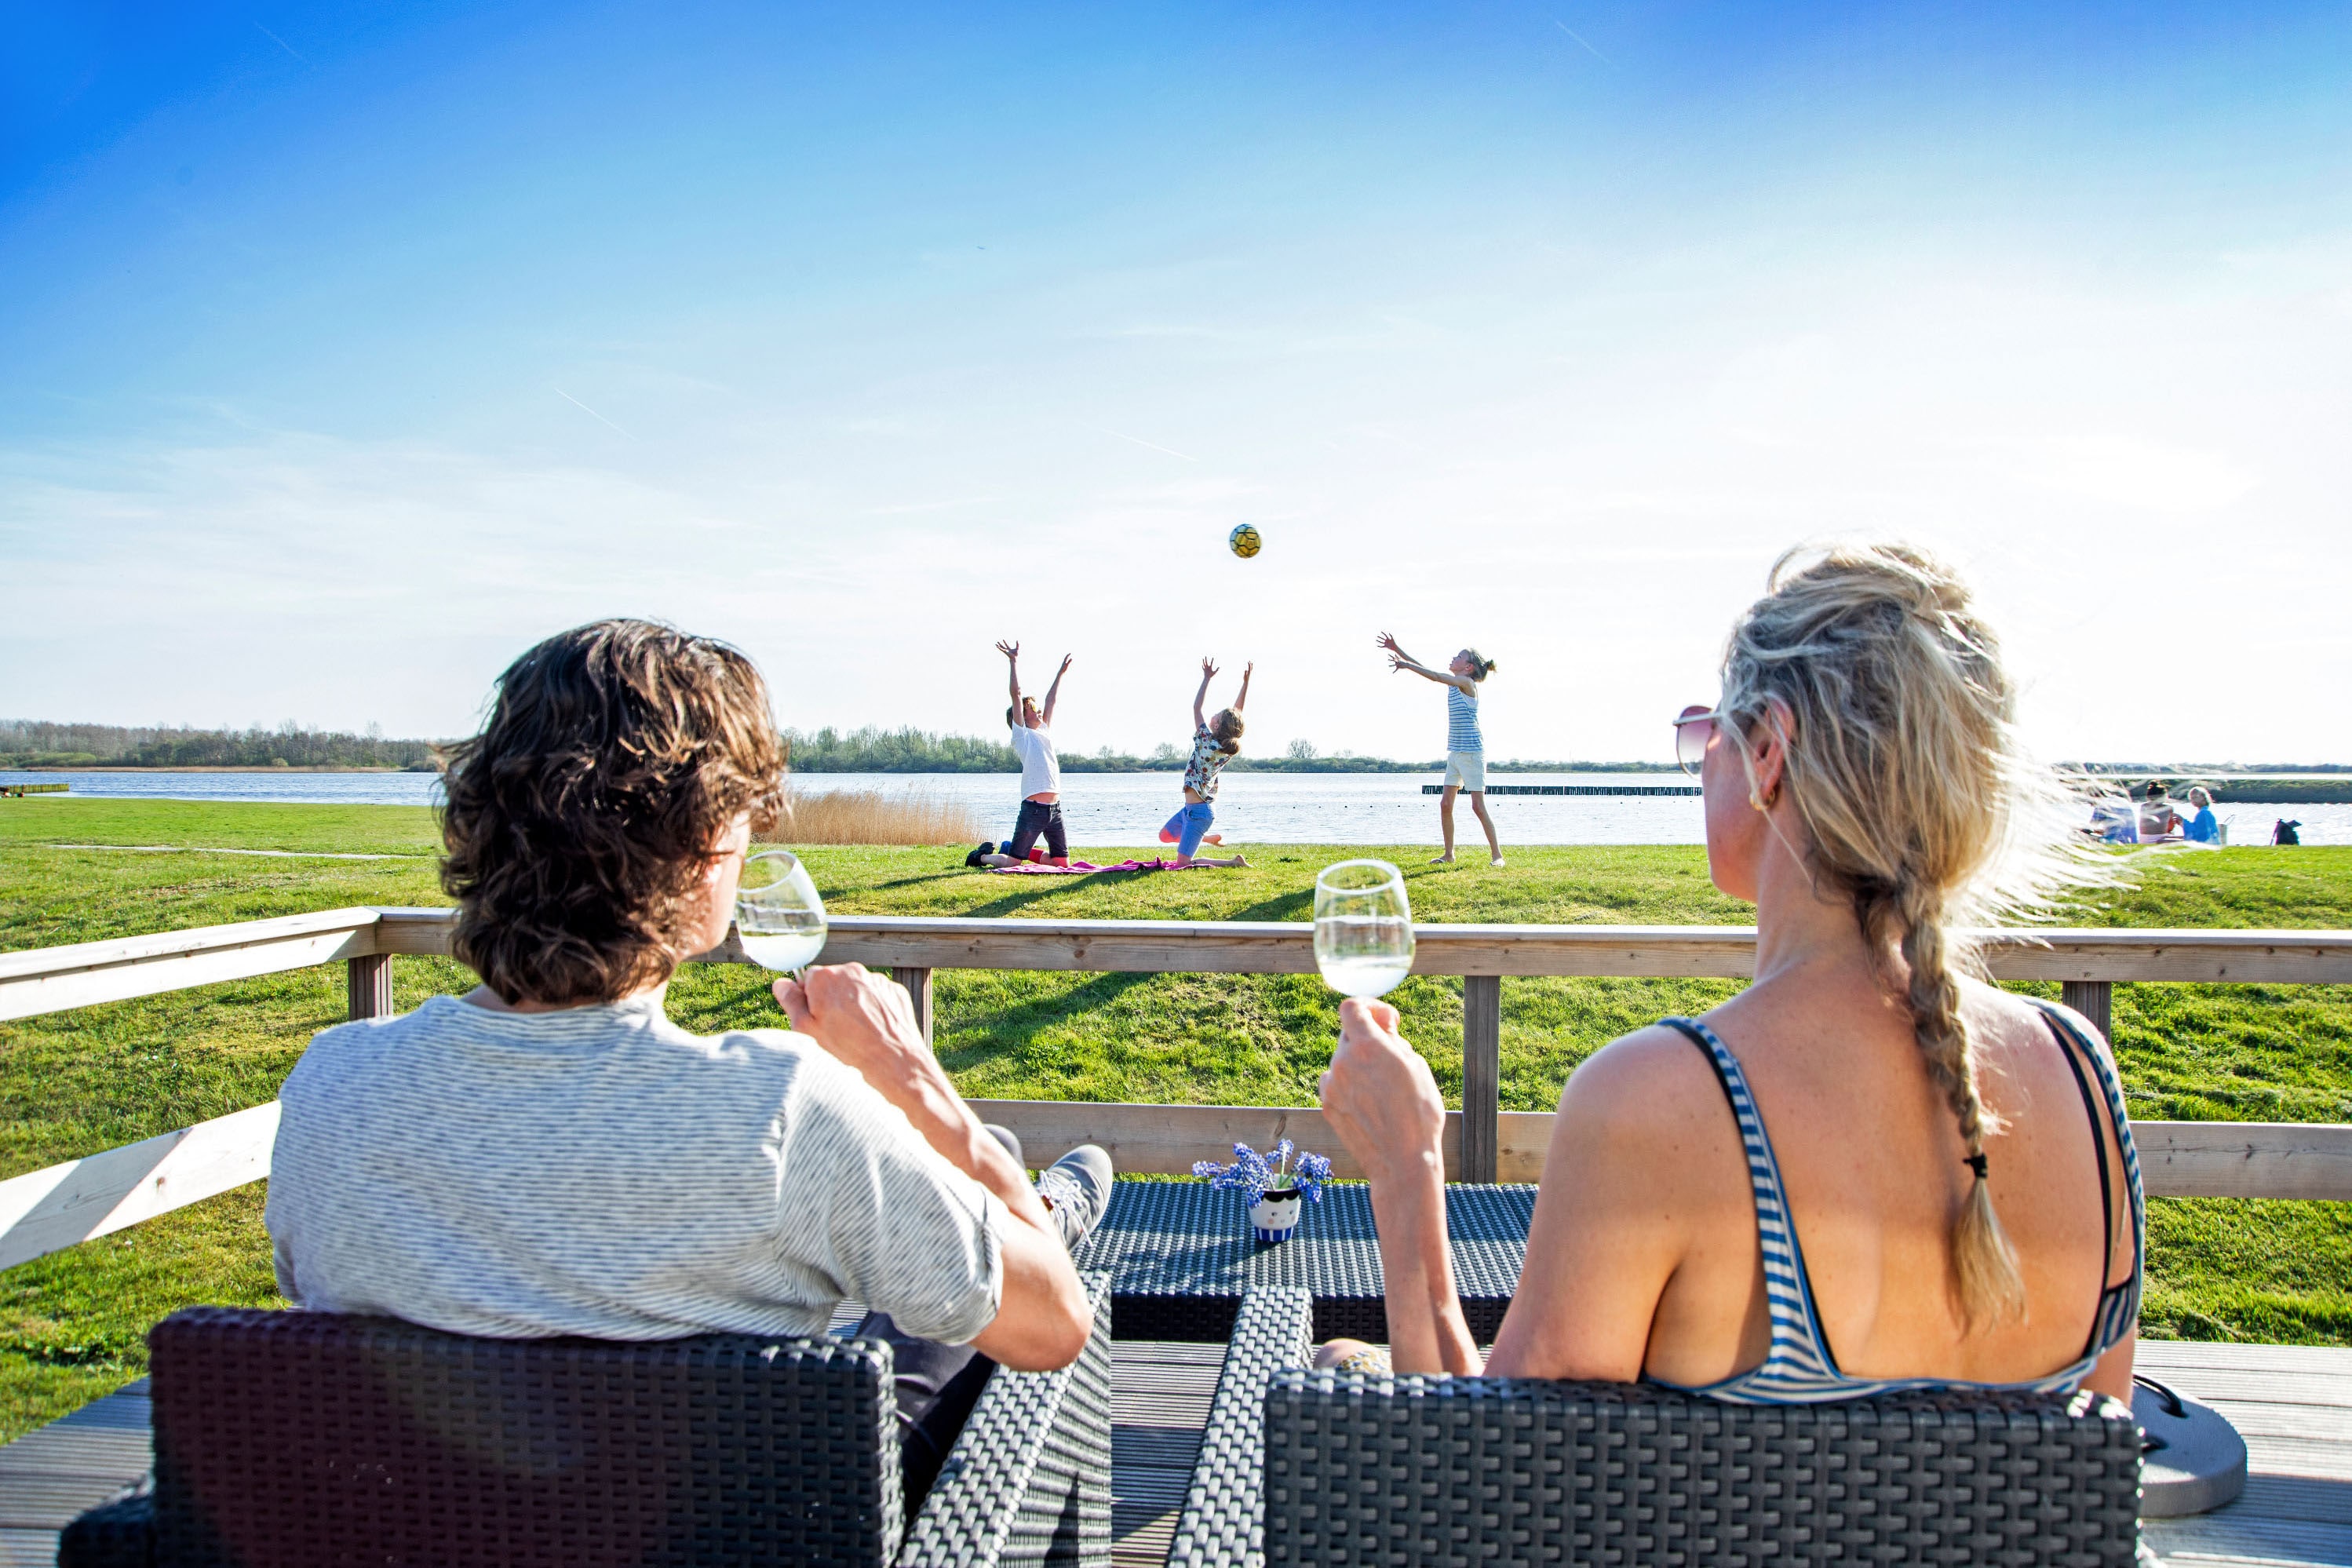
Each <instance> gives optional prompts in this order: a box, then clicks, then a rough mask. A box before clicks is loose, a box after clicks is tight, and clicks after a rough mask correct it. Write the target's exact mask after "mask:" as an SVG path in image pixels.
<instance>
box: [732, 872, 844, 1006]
mask: <svg viewBox="0 0 2352 1568" xmlns="http://www.w3.org/2000/svg"><path fill="white" fill-rule="evenodd" d="M824 933H825V920H824V900H823V899H820V898H819V897H817V891H816V884H815V883H814V882H812V881H810V880H809V874H808V868H807V867H805V866H803V865H802V864H801V861H800V857H799V856H797V855H795V854H793V852H792V851H791V850H789V849H768V850H763V851H761V853H760V854H757V855H753V856H751V857H750V858H747V859H745V860H744V862H743V877H742V880H741V881H740V882H739V883H738V884H737V886H736V889H735V937H736V940H737V941H738V942H740V943H741V944H742V947H743V952H744V954H745V956H747V957H749V958H750V959H751V962H752V963H756V964H758V965H760V967H761V968H762V969H773V970H777V971H779V972H781V973H787V974H793V975H798V974H799V973H800V972H801V971H802V970H804V969H806V968H807V967H808V966H809V965H810V964H811V963H815V962H816V955H817V954H818V953H820V952H824Z"/></svg>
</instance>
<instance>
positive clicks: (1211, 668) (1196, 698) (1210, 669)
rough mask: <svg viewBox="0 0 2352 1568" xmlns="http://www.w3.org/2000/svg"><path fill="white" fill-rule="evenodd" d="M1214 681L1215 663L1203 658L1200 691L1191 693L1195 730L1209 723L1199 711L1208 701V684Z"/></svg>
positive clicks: (1211, 659) (1215, 674) (1215, 676)
mask: <svg viewBox="0 0 2352 1568" xmlns="http://www.w3.org/2000/svg"><path fill="white" fill-rule="evenodd" d="M1214 679H1217V661H1216V660H1214V659H1213V658H1203V659H1202V661H1201V689H1200V690H1198V691H1195V692H1194V693H1192V728H1193V729H1195V730H1198V729H1199V728H1200V727H1201V726H1202V725H1203V724H1205V723H1207V722H1208V721H1209V720H1208V716H1207V715H1206V714H1204V713H1202V711H1201V704H1202V702H1205V701H1206V700H1208V696H1209V682H1211V681H1212V680H1214Z"/></svg>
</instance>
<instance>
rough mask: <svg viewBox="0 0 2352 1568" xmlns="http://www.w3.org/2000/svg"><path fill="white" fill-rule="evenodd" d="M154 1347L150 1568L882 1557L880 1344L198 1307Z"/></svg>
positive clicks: (889, 1417) (885, 1427)
mask: <svg viewBox="0 0 2352 1568" xmlns="http://www.w3.org/2000/svg"><path fill="white" fill-rule="evenodd" d="M148 1343H149V1345H150V1347H151V1350H152V1380H153V1382H152V1386H153V1400H154V1432H155V1494H154V1506H155V1561H156V1562H159V1563H172V1564H189V1565H197V1564H201V1565H205V1568H211V1565H215V1564H218V1565H221V1568H227V1565H229V1564H237V1565H239V1568H278V1565H279V1564H283V1565H285V1568H296V1565H299V1568H318V1565H319V1564H322V1563H343V1562H353V1563H356V1562H362V1561H364V1562H368V1563H432V1564H436V1565H437V1568H468V1565H472V1564H481V1565H483V1568H490V1565H493V1564H496V1565H498V1568H523V1565H525V1564H541V1563H545V1564H550V1565H553V1564H564V1565H566V1568H599V1565H603V1564H619V1563H631V1564H638V1563H644V1564H671V1563H677V1564H684V1563H711V1562H724V1563H747V1564H748V1563H786V1562H791V1563H804V1562H811V1561H816V1562H825V1563H858V1564H874V1565H876V1568H879V1565H880V1564H883V1563H888V1562H889V1561H890V1560H891V1559H892V1558H893V1557H894V1556H895V1555H896V1554H897V1552H898V1542H899V1539H900V1536H901V1534H902V1531H903V1528H904V1521H903V1520H902V1517H901V1505H900V1492H899V1481H898V1434H897V1430H896V1419H897V1413H896V1401H895V1396H894V1394H893V1393H892V1389H891V1384H890V1370H891V1363H890V1352H889V1349H888V1347H887V1346H885V1345H880V1344H875V1343H870V1342H862V1341H857V1342H840V1341H833V1340H785V1341H773V1340H766V1339H761V1338H756V1337H751V1336H746V1335H740V1334H720V1335H708V1336H701V1337H698V1338H694V1339H684V1340H669V1341H664V1342H655V1343H646V1344H620V1343H612V1342H603V1341H592V1340H576V1339H565V1340H481V1339H467V1338H463V1337H460V1336H458V1335H454V1334H443V1333H436V1332H435V1331H432V1330H429V1329H421V1328H417V1327H415V1326H413V1325H410V1324H406V1323H400V1322H394V1321H387V1320H383V1319H377V1318H352V1317H341V1316H336V1315H333V1314H330V1313H321V1312H260V1311H243V1310H230V1309H226V1308H218V1307H198V1308H192V1309H189V1310H184V1311H179V1312H174V1313H173V1315H172V1316H171V1317H169V1318H166V1319H165V1320H164V1321H163V1322H161V1323H159V1324H157V1325H156V1326H155V1328H154V1330H153V1331H152V1332H151V1333H150V1334H149V1336H148Z"/></svg>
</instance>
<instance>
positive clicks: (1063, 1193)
mask: <svg viewBox="0 0 2352 1568" xmlns="http://www.w3.org/2000/svg"><path fill="white" fill-rule="evenodd" d="M1110 1182H1111V1165H1110V1155H1109V1154H1108V1153H1107V1152H1104V1150H1103V1149H1102V1148H1101V1147H1100V1146H1099V1145H1097V1144H1093V1143H1081V1144H1079V1145H1078V1146H1077V1147H1076V1148H1075V1149H1073V1150H1071V1151H1070V1152H1068V1153H1066V1154H1065V1155H1063V1156H1062V1157H1061V1158H1060V1159H1058V1160H1056V1161H1055V1162H1054V1163H1052V1164H1051V1165H1049V1166H1047V1167H1046V1168H1045V1174H1044V1175H1041V1176H1039V1177H1038V1178H1037V1195H1038V1196H1039V1197H1041V1198H1044V1199H1045V1202H1046V1204H1047V1205H1049V1206H1050V1207H1051V1209H1052V1211H1053V1215H1054V1224H1055V1226H1056V1227H1058V1228H1059V1229H1060V1231H1061V1233H1062V1242H1063V1245H1065V1246H1066V1247H1068V1248H1069V1249H1070V1250H1071V1251H1072V1252H1076V1250H1077V1249H1078V1244H1079V1243H1081V1242H1083V1241H1085V1240H1086V1238H1087V1237H1089V1236H1091V1235H1093V1234H1094V1228H1095V1226H1097V1225H1099V1224H1101V1223H1102V1216H1103V1212H1104V1211H1105V1210H1106V1209H1108V1208H1109V1207H1110Z"/></svg>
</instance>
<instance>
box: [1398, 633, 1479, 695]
mask: <svg viewBox="0 0 2352 1568" xmlns="http://www.w3.org/2000/svg"><path fill="white" fill-rule="evenodd" d="M1372 640H1373V641H1374V642H1375V643H1377V644H1378V645H1379V646H1380V647H1384V648H1386V649H1388V650H1389V668H1390V670H1391V671H1392V672H1393V671H1395V670H1400V669H1409V670H1411V671H1412V673H1413V674H1415V675H1418V676H1420V677H1422V678H1423V679H1427V680H1434V681H1436V682H1437V683H1438V684H1439V685H1440V686H1456V687H1460V688H1461V689H1462V691H1463V693H1464V694H1465V696H1474V697H1475V695H1477V687H1476V686H1475V683H1473V682H1472V681H1471V680H1470V679H1469V678H1468V677H1467V676H1461V675H1456V674H1454V672H1453V671H1452V670H1450V669H1432V668H1430V667H1429V666H1427V665H1425V664H1423V663H1420V662H1419V661H1417V660H1416V659H1414V658H1413V657H1412V655H1411V654H1409V653H1407V652H1405V651H1404V649H1402V648H1401V647H1398V646H1397V640H1396V638H1394V637H1391V636H1390V635H1389V634H1388V633H1386V632H1382V633H1381V635H1380V636H1379V637H1375V638H1374V639H1372Z"/></svg>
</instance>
